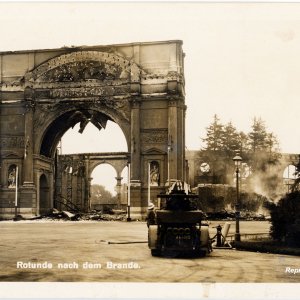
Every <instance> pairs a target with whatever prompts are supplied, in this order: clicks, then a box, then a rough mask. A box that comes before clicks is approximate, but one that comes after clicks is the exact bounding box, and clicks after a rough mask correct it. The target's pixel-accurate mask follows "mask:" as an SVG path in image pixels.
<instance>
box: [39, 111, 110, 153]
mask: <svg viewBox="0 0 300 300" xmlns="http://www.w3.org/2000/svg"><path fill="white" fill-rule="evenodd" d="M108 120H110V121H113V120H112V119H111V118H110V117H108V116H107V115H105V114H103V113H101V112H98V111H93V110H89V109H86V110H80V111H79V110H74V111H69V112H67V113H65V114H63V115H61V116H60V117H58V118H57V119H56V120H55V121H54V122H53V123H52V124H51V126H50V127H49V128H48V130H47V132H46V134H45V136H44V138H43V142H42V145H41V151H40V153H41V154H42V155H44V156H47V157H53V155H54V153H55V149H56V147H57V144H58V142H59V140H60V139H61V138H62V136H63V135H64V134H65V132H66V131H67V130H69V129H70V128H74V126H75V125H76V124H77V123H80V129H79V133H82V132H83V131H84V129H85V127H86V126H87V124H88V123H89V122H91V123H92V124H93V125H94V126H95V127H96V128H98V129H99V130H101V129H102V128H104V129H105V128H106V124H107V121H108Z"/></svg>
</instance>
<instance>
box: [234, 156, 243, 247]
mask: <svg viewBox="0 0 300 300" xmlns="http://www.w3.org/2000/svg"><path fill="white" fill-rule="evenodd" d="M232 160H233V161H234V164H235V167H236V169H235V175H236V203H235V236H234V240H235V241H236V242H239V241H240V240H241V234H240V193H239V172H240V169H239V168H240V166H241V162H242V158H241V157H240V156H239V155H236V156H235V157H234V158H233V159H232Z"/></svg>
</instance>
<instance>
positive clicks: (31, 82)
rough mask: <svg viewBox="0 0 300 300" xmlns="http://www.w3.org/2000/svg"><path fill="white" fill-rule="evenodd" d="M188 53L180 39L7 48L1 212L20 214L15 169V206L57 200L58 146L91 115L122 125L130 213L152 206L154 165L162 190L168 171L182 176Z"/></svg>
mask: <svg viewBox="0 0 300 300" xmlns="http://www.w3.org/2000/svg"><path fill="white" fill-rule="evenodd" d="M183 60H184V54H183V51H182V42H181V41H164V42H150V43H132V44H122V45H110V46H93V47H86V46H84V47H72V48H60V49H50V50H34V51H33V50H32V51H18V52H2V53H0V100H1V105H0V145H1V149H0V159H1V161H0V167H1V171H0V175H1V176H0V185H1V188H0V214H1V216H2V217H6V216H11V215H12V214H13V212H14V199H15V198H14V197H15V192H14V189H13V188H10V187H9V184H8V176H9V174H8V173H9V170H12V169H13V168H15V169H16V168H18V171H19V178H18V179H19V191H18V192H19V202H18V208H17V209H18V213H22V214H23V213H28V214H33V215H35V214H40V213H41V212H43V211H47V210H48V209H49V208H51V207H53V205H54V203H53V201H54V187H53V182H54V174H55V171H56V170H55V154H56V147H57V144H58V142H59V140H60V139H61V137H62V136H63V134H64V133H65V132H66V131H67V130H68V129H69V128H70V127H72V126H74V125H75V124H76V123H78V122H80V130H81V131H83V130H84V128H85V126H86V125H87V123H88V122H92V123H93V124H94V125H95V126H96V127H97V128H98V129H101V128H105V125H106V122H107V120H112V121H114V122H116V123H117V124H118V125H119V126H120V128H121V129H122V131H123V133H124V136H125V138H126V141H127V145H128V152H129V154H130V155H129V159H128V161H129V162H130V164H131V182H132V191H131V197H132V201H131V205H132V209H131V214H132V217H134V216H136V217H140V216H141V215H143V214H144V213H145V211H146V207H147V196H146V195H147V192H146V190H147V166H148V163H151V162H153V161H154V162H156V163H157V166H158V168H159V173H160V178H161V179H160V185H159V186H158V187H157V189H158V191H159V190H162V189H163V187H164V185H165V183H166V182H167V179H168V178H175V179H180V180H184V179H185V171H184V168H185V163H184V162H185V157H184V155H185V154H184V149H185V135H184V131H185V129H184V128H185V126H184V124H185V110H186V106H185V101H184V95H185V94H184V64H183ZM168 149H169V150H168ZM168 162H169V168H168ZM42 198H44V199H42Z"/></svg>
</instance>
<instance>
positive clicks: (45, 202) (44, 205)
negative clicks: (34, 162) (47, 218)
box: [39, 174, 51, 214]
mask: <svg viewBox="0 0 300 300" xmlns="http://www.w3.org/2000/svg"><path fill="white" fill-rule="evenodd" d="M39 186H40V189H39V198H40V199H39V202H40V203H39V204H40V214H45V213H47V212H48V211H49V209H50V208H51V205H50V189H49V183H48V180H47V177H46V175H45V174H42V175H41V176H40V184H39Z"/></svg>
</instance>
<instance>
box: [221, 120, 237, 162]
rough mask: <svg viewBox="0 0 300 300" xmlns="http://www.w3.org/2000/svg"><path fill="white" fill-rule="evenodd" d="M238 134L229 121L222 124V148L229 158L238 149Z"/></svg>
mask: <svg viewBox="0 0 300 300" xmlns="http://www.w3.org/2000/svg"><path fill="white" fill-rule="evenodd" d="M240 144H241V143H240V135H239V133H238V132H237V130H236V128H235V127H234V126H233V125H232V122H229V123H228V124H226V125H225V126H224V134H223V150H224V152H225V156H226V157H228V158H231V157H233V156H234V155H235V153H236V151H238V150H240Z"/></svg>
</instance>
